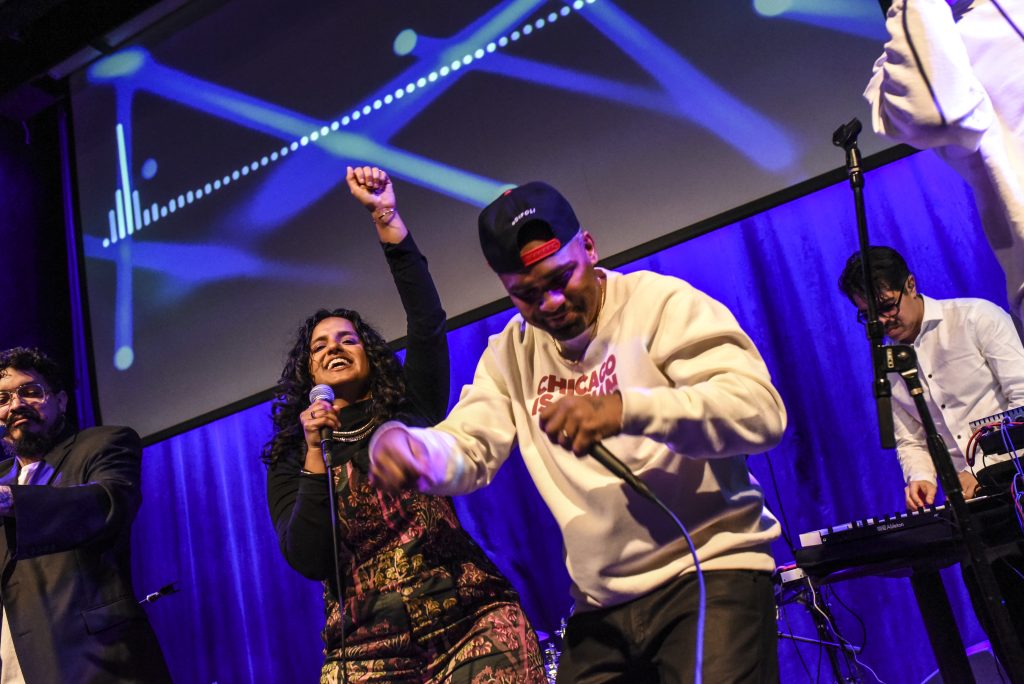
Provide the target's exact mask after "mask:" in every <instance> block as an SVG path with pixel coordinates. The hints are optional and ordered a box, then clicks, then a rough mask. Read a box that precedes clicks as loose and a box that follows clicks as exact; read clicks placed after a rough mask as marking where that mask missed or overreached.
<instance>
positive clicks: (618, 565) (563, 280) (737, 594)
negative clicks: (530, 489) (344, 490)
mask: <svg viewBox="0 0 1024 684" xmlns="http://www.w3.org/2000/svg"><path fill="white" fill-rule="evenodd" d="M479 228H480V240H481V245H482V247H483V251H484V255H485V257H486V258H487V261H488V263H489V264H490V266H491V268H492V269H493V270H494V271H495V272H496V273H497V274H498V277H499V279H500V280H501V281H502V283H503V285H504V286H505V288H506V290H507V291H508V293H509V296H510V297H511V299H512V301H513V303H514V304H515V305H516V308H517V309H518V310H519V315H517V316H515V317H513V318H512V319H511V320H510V321H509V323H508V324H507V325H506V327H505V329H504V330H503V331H502V332H500V333H498V334H497V335H495V336H494V337H492V338H491V340H490V341H489V344H488V347H487V349H486V351H485V352H484V354H483V357H482V358H481V359H480V362H479V365H478V367H477V370H476V375H475V377H474V379H473V382H472V384H470V385H468V386H466V387H465V388H464V389H463V392H462V396H461V399H460V400H459V402H458V404H457V405H456V406H455V408H454V409H453V410H452V412H451V414H450V415H449V417H448V418H447V419H446V420H445V421H444V422H442V423H440V424H439V425H438V426H437V427H436V428H434V429H416V428H408V427H405V426H403V425H401V424H396V423H392V424H388V428H389V429H384V427H382V428H381V429H380V431H379V432H378V434H377V436H376V437H375V439H374V441H373V443H372V444H371V447H370V449H371V461H372V474H373V477H374V479H375V481H376V482H377V484H378V485H379V486H381V487H383V488H385V489H396V488H401V487H416V488H419V489H421V490H423V491H427V492H431V493H435V494H445V495H450V494H462V493H467V492H471V491H474V490H476V489H479V488H480V487H483V486H485V485H486V484H488V483H489V482H490V481H491V479H492V478H493V477H494V475H495V473H496V472H497V470H498V468H499V467H500V466H501V464H502V463H503V462H504V460H505V459H506V458H507V457H508V455H509V451H510V450H511V449H512V448H513V446H514V445H515V444H518V446H519V449H520V451H521V453H522V456H523V461H524V462H525V464H526V466H527V468H528V470H529V472H530V474H531V476H532V478H533V480H534V482H535V484H536V485H537V489H538V490H539V492H540V494H541V496H542V497H543V498H544V500H545V502H546V503H547V505H548V506H549V507H550V509H551V511H552V513H553V514H554V517H555V519H556V521H557V522H558V524H559V526H560V528H561V531H562V536H563V542H564V545H565V560H566V566H567V569H568V571H569V575H570V577H571V579H572V582H573V587H572V588H573V593H574V598H575V606H576V608H575V613H574V615H573V617H572V618H571V620H570V621H569V624H568V629H567V632H566V636H565V652H564V653H563V655H562V658H561V661H560V663H559V672H558V679H559V681H560V682H577V681H588V678H589V677H591V676H596V674H597V673H605V674H608V673H620V674H621V676H622V677H624V679H623V681H641V680H640V679H638V678H637V677H639V676H641V675H647V676H650V675H657V677H658V678H659V679H660V680H662V681H684V680H689V681H692V680H693V675H694V667H695V663H696V661H697V655H698V654H697V653H696V652H695V636H696V630H697V614H698V610H697V608H698V588H697V587H698V585H697V579H696V573H695V567H694V563H693V560H692V558H691V555H690V549H689V546H688V545H687V543H686V541H685V539H684V538H683V537H682V536H681V535H680V532H679V530H678V528H677V527H676V526H675V524H674V523H673V521H672V520H671V518H669V517H668V516H666V515H665V513H664V512H662V511H660V510H659V509H658V508H656V507H655V506H654V505H653V504H652V503H650V502H649V501H646V500H644V499H643V498H641V497H640V496H639V495H638V494H636V493H635V492H633V491H632V490H631V489H630V488H629V487H627V486H626V484H625V483H624V482H623V481H622V480H620V479H619V478H617V477H616V476H615V475H613V474H612V473H611V472H609V471H608V470H606V469H605V468H604V467H603V466H602V465H600V464H599V463H598V462H597V461H595V460H594V459H593V458H590V457H588V456H587V454H588V453H589V452H590V450H591V447H592V446H593V445H594V444H595V443H597V442H598V441H600V442H602V443H603V444H604V445H606V446H607V448H608V449H609V450H611V451H612V452H613V453H614V454H617V455H618V456H619V457H620V458H621V460H622V461H623V462H624V463H625V464H626V465H627V466H628V467H629V468H630V469H631V470H632V471H633V472H634V473H635V474H636V475H637V476H638V477H639V478H640V479H641V480H642V481H643V482H644V483H645V484H646V485H647V486H648V487H649V488H650V489H651V490H653V492H654V493H655V494H656V495H657V496H658V497H659V498H660V499H661V500H662V501H663V502H664V503H665V504H666V505H667V506H668V507H669V508H670V509H671V510H672V511H673V512H674V513H675V514H676V515H677V516H678V517H679V518H680V520H681V521H682V522H683V524H684V525H685V526H686V528H687V529H688V530H689V534H690V537H691V538H692V540H693V544H694V547H695V551H696V553H697V555H698V557H699V559H700V564H701V567H702V569H703V571H704V576H705V579H706V584H707V623H706V637H705V648H704V653H703V669H702V672H703V676H704V677H705V678H706V679H707V681H736V682H738V681H751V682H763V681H776V680H777V678H778V661H777V656H776V625H775V612H774V601H773V597H772V587H771V581H770V574H771V572H772V570H773V569H774V566H775V564H774V561H773V559H772V556H771V554H770V552H769V543H770V542H771V540H772V539H774V538H776V537H777V536H778V535H779V524H778V522H777V521H776V520H775V519H774V518H773V517H772V515H771V514H770V513H769V512H768V511H767V510H766V509H765V507H764V497H763V495H762V492H761V490H760V488H759V487H758V486H757V484H756V482H754V481H753V479H752V478H751V476H750V474H749V472H748V470H747V466H746V462H745V457H746V454H749V453H755V452H760V451H765V450H767V449H770V448H772V447H773V446H775V444H776V443H778V441H779V439H780V438H781V436H782V433H783V430H784V429H785V425H786V413H785V408H784V407H783V404H782V400H781V398H780V397H779V394H778V392H777V391H776V390H775V388H774V387H773V386H772V383H771V378H770V376H769V373H768V369H767V368H766V366H765V364H764V361H763V360H762V358H761V356H760V354H759V353H758V351H757V349H756V348H755V347H754V344H753V342H751V340H750V338H749V337H747V335H746V334H745V333H744V332H743V331H742V330H741V329H740V327H739V325H738V324H737V322H736V320H735V318H734V317H733V316H732V314H731V313H730V312H729V311H728V310H727V309H726V308H725V307H724V306H723V305H722V304H720V303H719V302H717V301H715V300H714V299H712V298H711V297H709V296H707V295H705V294H704V293H702V292H700V291H698V290H696V289H695V288H693V287H692V286H690V285H689V284H687V283H686V282H684V281H682V280H678V279H676V278H671V277H667V276H662V275H657V274H655V273H651V272H646V271H641V272H637V273H631V274H628V275H625V274H620V273H617V272H615V271H609V270H605V269H601V268H597V266H596V264H597V260H598V255H597V250H596V247H595V245H594V240H593V238H592V236H591V235H590V233H588V232H587V231H585V230H582V229H581V227H580V224H579V222H578V220H577V218H576V216H575V213H574V212H573V210H572V207H571V206H570V205H569V203H568V202H567V201H566V200H565V198H564V197H562V195H561V194H559V193H558V191H556V190H555V189H554V188H552V187H550V186H548V185H546V184H543V183H536V182H535V183H529V184H526V185H523V186H520V187H517V188H515V189H513V190H509V191H507V192H506V193H505V194H503V195H502V196H500V197H499V198H498V199H496V200H495V201H494V202H493V203H492V204H491V205H489V206H488V207H487V208H485V209H484V210H483V212H482V213H481V215H480V221H479Z"/></svg>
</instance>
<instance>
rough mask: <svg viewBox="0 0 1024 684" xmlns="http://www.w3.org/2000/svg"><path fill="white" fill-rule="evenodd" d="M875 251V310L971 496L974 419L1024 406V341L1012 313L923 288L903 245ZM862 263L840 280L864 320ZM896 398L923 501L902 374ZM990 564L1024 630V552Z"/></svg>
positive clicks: (917, 433)
mask: <svg viewBox="0 0 1024 684" xmlns="http://www.w3.org/2000/svg"><path fill="white" fill-rule="evenodd" d="M869 250H870V259H869V260H870V268H871V274H870V277H871V281H872V283H873V285H874V287H875V296H876V298H877V302H876V311H877V314H878V319H879V321H880V322H882V324H883V326H884V328H885V333H886V336H888V338H889V339H890V340H892V341H893V342H895V343H897V344H905V345H912V346H913V347H914V350H915V353H916V355H917V365H918V369H919V371H920V379H921V385H922V387H923V389H924V397H925V401H926V402H927V405H928V409H929V412H930V413H931V416H932V419H933V420H934V422H935V427H936V428H937V429H938V432H939V434H940V435H941V436H942V441H943V442H945V444H946V446H947V448H948V449H949V455H950V458H951V460H952V461H953V465H954V467H955V468H956V470H957V472H958V479H959V482H960V487H961V489H963V494H964V498H965V499H972V498H974V497H975V496H976V495H977V494H978V493H979V485H978V478H977V477H976V476H975V473H974V467H972V466H971V465H969V464H968V463H967V460H966V456H968V455H969V454H966V453H965V450H966V447H967V443H968V440H969V439H970V434H971V433H970V426H969V423H970V422H971V421H972V420H977V419H980V418H985V417H988V416H992V415H995V414H997V413H1001V412H1003V411H1006V410H1007V409H1010V408H1014V407H1017V406H1024V348H1022V347H1021V342H1020V338H1019V337H1017V332H1016V330H1015V329H1014V327H1013V321H1012V320H1011V319H1010V316H1009V314H1007V313H1006V312H1005V311H1003V310H1002V309H1000V308H999V307H998V306H996V305H995V304H993V303H992V302H989V301H986V300H984V299H967V298H965V299H932V298H930V297H926V296H925V295H923V294H921V293H920V291H919V290H918V284H917V279H916V278H915V276H914V274H913V273H911V271H910V268H909V267H908V266H907V262H906V261H905V260H904V259H903V257H902V256H901V255H900V254H899V252H897V251H896V250H894V249H891V248H889V247H871V248H869ZM862 268H863V267H862V262H861V254H860V252H855V253H854V254H853V255H851V256H850V258H849V259H848V260H847V262H846V267H845V268H844V269H843V273H842V275H841V276H840V278H839V289H840V290H841V291H842V292H843V294H845V295H846V296H847V297H848V298H849V299H850V301H851V302H852V303H853V305H854V306H856V307H857V320H859V321H861V322H862V323H863V322H865V321H866V320H867V312H866V309H867V299H866V295H865V290H866V288H865V286H864V276H863V271H862ZM892 397H893V405H892V410H893V418H894V420H893V425H894V427H895V433H896V455H897V457H898V458H899V461H900V466H901V467H902V469H903V477H904V481H905V483H906V489H905V490H904V491H905V495H906V504H907V509H908V510H917V509H919V508H921V507H923V506H929V505H931V504H933V503H934V502H935V497H936V493H937V491H938V487H937V485H936V482H935V479H936V478H935V466H934V464H933V462H932V458H931V455H930V453H929V451H928V443H927V436H926V434H925V431H924V427H923V423H922V422H921V419H920V417H919V415H918V412H917V408H916V407H915V405H914V402H913V400H912V398H911V397H910V394H909V392H908V391H907V388H906V386H905V385H904V384H903V383H902V382H898V383H897V382H894V383H893V388H892ZM1007 458H1008V456H1006V455H1004V456H997V457H994V458H989V459H988V461H987V462H986V463H977V464H975V465H976V466H977V467H978V468H979V469H980V468H981V467H982V465H992V464H994V463H995V462H997V461H1000V460H1006V459H1007ZM992 571H993V573H994V574H995V577H996V580H997V582H998V583H999V587H1000V591H1001V592H1002V594H1003V599H1004V600H1005V601H1006V605H1007V609H1008V612H1009V613H1010V617H1011V620H1012V622H1013V624H1014V626H1015V629H1016V631H1017V634H1018V636H1019V637H1024V579H1021V577H1022V575H1021V573H1024V558H1022V556H1021V554H1020V553H1019V552H1016V553H1012V554H1008V555H1004V556H1002V557H1000V558H999V559H998V560H997V561H995V562H993V564H992ZM964 578H965V579H966V580H967V581H968V589H969V590H970V592H971V598H972V600H973V601H974V603H975V608H976V610H977V609H978V608H979V604H980V600H979V597H978V591H977V587H976V586H975V584H974V581H973V577H972V576H970V575H968V574H967V573H965V574H964ZM984 615H985V612H984V611H980V610H978V617H979V619H981V621H982V626H983V627H985V629H986V631H989V626H988V625H987V624H985V623H986V620H985V619H984V617H983V616H984ZM989 633H991V632H989ZM1022 645H1024V644H1022ZM997 653H998V649H997Z"/></svg>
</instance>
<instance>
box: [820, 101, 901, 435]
mask: <svg viewBox="0 0 1024 684" xmlns="http://www.w3.org/2000/svg"><path fill="white" fill-rule="evenodd" d="M860 131H861V124H860V120H859V119H857V118H856V117H855V118H853V119H851V120H850V122H849V123H847V124H843V125H842V126H840V127H839V128H837V129H836V131H835V132H834V133H833V134H832V144H833V145H835V146H837V147H842V148H843V149H844V150H846V172H847V174H848V175H849V177H850V188H851V189H852V190H853V206H854V209H855V210H856V212H857V236H858V239H859V240H860V265H861V274H862V276H863V278H864V297H865V299H866V300H867V305H868V324H867V333H868V339H869V340H870V343H871V365H872V368H873V369H874V382H873V383H872V388H873V390H874V394H875V407H876V412H877V415H878V431H879V436H880V439H881V443H882V448H883V449H895V448H896V437H895V434H894V431H893V423H892V421H893V418H892V386H891V385H890V384H889V377H888V372H889V369H891V368H892V361H891V359H890V358H889V354H888V353H887V352H886V351H885V342H884V338H885V329H884V328H883V327H882V323H881V322H880V321H879V320H878V309H877V305H876V302H877V295H878V293H877V292H875V283H874V281H873V279H872V278H871V277H870V273H871V263H870V262H871V255H870V254H869V252H870V250H869V247H870V245H869V243H868V220H867V214H866V213H865V211H864V193H863V190H864V173H863V171H862V169H861V157H860V149H859V148H858V147H857V136H858V135H860Z"/></svg>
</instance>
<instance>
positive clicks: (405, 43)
mask: <svg viewBox="0 0 1024 684" xmlns="http://www.w3.org/2000/svg"><path fill="white" fill-rule="evenodd" d="M417 39H418V36H417V35H416V32H415V31H413V30H412V29H405V30H403V31H400V32H399V33H398V35H397V36H395V42H394V43H393V45H392V48H393V49H394V51H395V54H396V55H398V56H400V57H404V56H405V55H408V54H410V53H412V51H413V50H415V49H416V41H417Z"/></svg>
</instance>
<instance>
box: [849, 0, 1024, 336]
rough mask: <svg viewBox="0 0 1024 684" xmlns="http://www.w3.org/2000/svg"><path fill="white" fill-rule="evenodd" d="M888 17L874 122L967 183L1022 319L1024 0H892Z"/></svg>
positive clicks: (873, 93)
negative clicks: (935, 157) (935, 156)
mask: <svg viewBox="0 0 1024 684" xmlns="http://www.w3.org/2000/svg"><path fill="white" fill-rule="evenodd" d="M885 4H886V2H884V1H883V6H884V5H885ZM885 27H886V30H887V31H888V32H889V36H890V38H889V41H888V42H886V44H885V52H884V53H883V54H882V56H881V57H879V58H878V60H877V61H876V62H875V66H874V73H873V75H872V78H871V81H870V82H869V83H868V86H867V89H866V90H865V91H864V97H865V98H866V99H867V100H868V102H869V103H870V104H871V122H872V126H873V128H874V130H875V132H876V133H879V134H881V135H884V136H886V137H889V138H892V139H893V140H897V141H899V142H903V143H907V144H909V145H913V146H914V147H917V148H921V149H926V148H930V149H934V150H935V152H936V153H937V154H938V155H939V156H940V157H942V159H943V160H945V161H946V163H948V164H949V165H950V166H951V167H953V168H954V169H956V171H957V172H958V173H959V174H960V175H961V176H962V177H963V178H964V180H966V181H967V182H968V183H969V184H970V185H971V188H972V189H973V190H974V198H975V201H976V203H977V205H978V213H979V215H980V218H981V223H982V226H983V227H984V229H985V235H986V237H987V238H988V242H989V245H990V246H991V247H992V250H993V252H994V253H995V255H996V258H997V259H998V260H999V263H1000V265H1001V266H1002V267H1003V271H1004V272H1005V273H1006V285H1007V296H1008V298H1009V302H1010V308H1011V309H1012V310H1013V311H1014V312H1015V313H1016V314H1017V315H1018V316H1019V317H1021V318H1022V319H1024V0H973V1H972V0H893V1H892V2H891V5H890V6H889V7H888V11H887V13H886V22H885Z"/></svg>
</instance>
